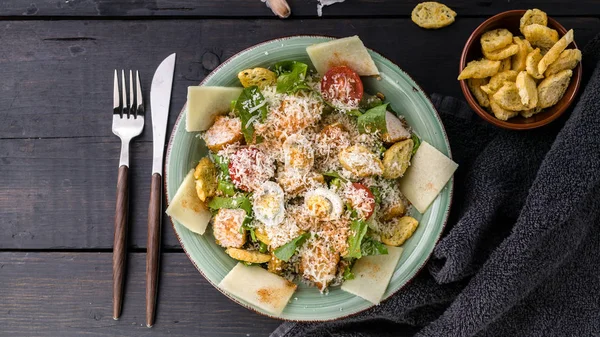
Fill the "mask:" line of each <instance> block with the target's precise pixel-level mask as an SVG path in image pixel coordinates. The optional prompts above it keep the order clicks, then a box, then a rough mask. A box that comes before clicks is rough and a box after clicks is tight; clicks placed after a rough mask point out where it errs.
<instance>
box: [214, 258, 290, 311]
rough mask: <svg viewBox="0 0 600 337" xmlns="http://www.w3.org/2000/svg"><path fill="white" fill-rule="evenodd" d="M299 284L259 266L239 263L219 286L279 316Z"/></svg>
mask: <svg viewBox="0 0 600 337" xmlns="http://www.w3.org/2000/svg"><path fill="white" fill-rule="evenodd" d="M296 287H297V285H296V284H294V283H292V282H290V281H288V280H286V279H284V278H283V277H281V276H278V275H275V274H273V273H270V272H268V271H267V270H265V269H263V268H261V267H259V266H245V265H244V264H242V263H238V264H237V265H236V266H235V267H233V269H231V271H230V272H229V273H228V274H227V275H225V277H224V278H223V280H222V281H221V283H219V288H221V289H223V290H225V291H227V292H228V293H230V294H232V295H234V296H235V297H237V298H239V299H241V300H243V301H245V302H248V303H250V304H252V305H255V306H257V307H259V308H261V309H263V310H265V311H266V312H268V313H269V314H272V315H275V316H279V315H280V314H281V312H282V311H283V308H285V306H286V305H287V303H288V301H289V300H290V298H291V297H292V295H293V294H294V291H296Z"/></svg>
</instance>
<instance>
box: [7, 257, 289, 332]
mask: <svg viewBox="0 0 600 337" xmlns="http://www.w3.org/2000/svg"><path fill="white" fill-rule="evenodd" d="M163 260H164V263H163V271H162V272H161V281H160V292H159V297H158V312H157V320H156V324H155V325H154V327H153V328H152V329H148V328H146V324H145V313H144V307H145V305H144V299H145V276H144V274H145V266H144V264H145V263H144V262H145V254H143V253H132V254H129V268H128V274H127V285H126V289H127V293H126V296H125V301H124V305H123V313H122V315H121V319H120V320H118V321H115V320H113V319H112V304H111V290H112V288H111V283H112V273H111V262H112V259H111V254H110V253H67V254H65V253H8V252H4V253H0V284H1V285H2V286H1V287H0V326H1V327H0V335H2V336H15V337H17V336H28V337H36V336H61V337H80V336H94V337H102V336H129V337H136V336H173V337H178V336H182V337H183V336H185V337H188V336H211V337H212V336H215V337H219V336H267V335H268V334H269V333H270V332H271V331H272V330H273V329H275V327H276V326H277V325H278V324H279V321H276V320H273V319H270V318H266V317H263V316H260V315H258V314H256V313H254V312H252V311H249V310H248V309H245V308H243V307H241V306H239V305H238V304H236V303H234V302H233V301H231V300H229V299H228V298H227V297H225V296H224V295H222V294H221V293H220V292H218V291H217V290H216V289H214V288H213V287H212V286H211V285H210V284H209V283H208V282H207V281H206V280H205V279H204V278H203V277H202V276H201V275H200V273H198V271H197V270H196V269H195V268H194V266H193V265H192V263H191V262H190V261H189V260H188V259H187V257H186V256H185V254H183V253H167V254H163Z"/></svg>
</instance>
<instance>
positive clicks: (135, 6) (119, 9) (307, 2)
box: [0, 0, 600, 17]
mask: <svg viewBox="0 0 600 337" xmlns="http://www.w3.org/2000/svg"><path fill="white" fill-rule="evenodd" d="M288 2H289V4H290V6H291V8H292V15H293V16H292V17H314V16H316V15H317V0H288ZM419 2H421V0H404V1H394V0H388V1H384V0H346V2H344V3H341V4H336V5H333V6H330V7H326V8H325V9H324V10H323V14H324V16H334V17H340V16H408V15H410V12H411V11H412V9H413V8H414V7H415V5H416V4H417V3H419ZM444 3H445V4H447V5H448V6H450V7H451V8H453V9H454V10H455V11H456V12H458V15H459V16H462V17H464V16H483V15H494V14H496V13H499V12H502V11H506V10H510V9H527V8H540V9H543V10H545V11H547V12H548V13H549V14H551V15H560V16H565V15H586V16H595V15H600V3H598V1H596V0H582V1H578V2H577V5H573V6H566V5H565V2H564V1H563V0H549V1H548V0H521V1H499V0H481V1H470V0H447V1H444ZM0 16H4V17H19V16H22V17H24V16H55V17H68V16H85V17H103V16H108V17H118V16H127V17H132V16H134V17H149V16H152V17H155V16H187V17H228V16H244V17H248V16H252V17H271V16H272V13H271V11H270V10H269V9H268V8H266V6H265V5H264V3H262V2H261V1H259V0H229V1H227V4H226V5H224V4H223V1H222V0H203V1H197V0H170V1H157V0H128V1H123V0H92V1H83V0H71V1H55V0H42V1H40V0H38V1H35V0H3V1H2V4H1V5H0Z"/></svg>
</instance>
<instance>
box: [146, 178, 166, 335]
mask: <svg viewBox="0 0 600 337" xmlns="http://www.w3.org/2000/svg"><path fill="white" fill-rule="evenodd" d="M161 200H162V176H161V175H160V174H158V173H154V174H152V183H151V184H150V203H149V205H148V244H147V245H146V247H147V248H146V249H147V251H146V325H147V326H148V327H151V326H153V325H154V318H155V315H156V298H157V292H158V275H159V271H160V226H161V220H162V219H161V218H162V213H163V212H162V202H161Z"/></svg>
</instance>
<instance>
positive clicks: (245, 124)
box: [235, 86, 267, 143]
mask: <svg viewBox="0 0 600 337" xmlns="http://www.w3.org/2000/svg"><path fill="white" fill-rule="evenodd" d="M235 111H236V112H237V114H238V115H239V116H240V119H241V120H242V133H243V134H244V138H245V139H246V142H247V143H251V142H252V140H253V138H254V122H255V121H259V122H263V121H264V120H265V119H266V118H267V101H265V98H264V97H263V95H262V94H261V93H260V90H259V89H258V87H257V86H251V87H248V88H244V90H242V93H241V94H240V97H238V99H237V101H236V102H235Z"/></svg>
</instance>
